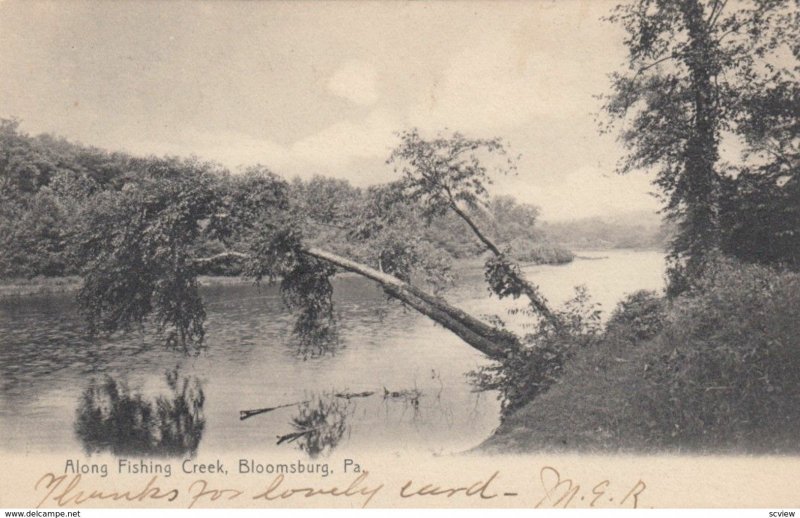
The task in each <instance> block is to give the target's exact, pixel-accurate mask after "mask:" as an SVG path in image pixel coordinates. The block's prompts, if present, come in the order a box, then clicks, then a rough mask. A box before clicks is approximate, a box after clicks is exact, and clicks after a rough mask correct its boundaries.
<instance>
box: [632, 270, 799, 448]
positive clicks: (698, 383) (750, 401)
mask: <svg viewBox="0 0 800 518" xmlns="http://www.w3.org/2000/svg"><path fill="white" fill-rule="evenodd" d="M798 322H800V275H798V274H793V273H787V272H783V273H782V272H778V271H775V270H773V269H770V268H768V267H764V266H754V265H742V264H740V263H736V262H733V261H731V260H720V261H718V262H716V263H714V264H713V266H712V267H710V268H709V273H708V274H707V275H706V277H705V278H704V279H703V280H702V281H701V282H700V285H699V286H698V287H697V289H695V290H693V292H691V293H687V294H684V295H682V296H681V297H679V298H677V299H676V300H675V301H674V303H673V305H672V307H671V308H670V309H669V311H668V314H667V318H666V321H665V323H664V330H663V333H662V335H661V337H659V340H660V341H661V346H660V347H659V356H658V357H656V358H652V359H651V361H650V363H648V365H647V366H646V367H647V371H646V373H645V374H646V378H647V380H648V386H649V387H650V390H648V391H647V393H646V394H643V395H642V396H643V399H642V400H641V403H642V405H643V410H644V412H645V413H646V414H647V416H648V419H647V421H648V423H649V424H648V425H649V426H650V427H651V429H652V433H653V435H652V437H653V441H654V442H657V443H661V445H671V444H674V445H680V446H681V447H684V446H696V447H700V448H707V449H717V448H723V449H730V448H731V447H742V448H747V449H748V450H753V449H754V448H755V449H757V450H759V449H760V450H769V451H780V450H786V449H787V448H789V449H792V448H794V449H796V448H797V444H796V432H795V433H788V434H787V433H786V432H785V430H786V429H789V430H792V429H793V430H797V426H798V424H800V376H798V372H799V371H800V343H799V341H800V339H799V338H798V332H797V331H798ZM790 442H791V443H792V444H789V443H790Z"/></svg>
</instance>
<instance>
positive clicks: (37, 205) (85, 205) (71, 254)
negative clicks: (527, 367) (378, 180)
mask: <svg viewBox="0 0 800 518" xmlns="http://www.w3.org/2000/svg"><path fill="white" fill-rule="evenodd" d="M204 174H211V175H213V176H215V177H216V181H217V183H218V187H216V188H218V189H223V190H225V189H228V190H230V189H231V188H232V187H231V186H232V185H238V184H240V183H241V184H249V183H251V182H253V181H254V180H253V178H255V177H258V176H263V177H271V176H272V175H271V173H269V171H268V170H267V169H265V168H263V167H251V168H249V169H247V170H245V171H244V172H243V175H242V176H241V178H234V177H232V176H235V175H232V174H231V172H230V171H228V170H226V169H225V168H223V167H221V166H219V165H216V164H211V163H203V162H201V161H199V160H196V159H185V160H184V159H178V158H155V157H134V156H131V155H128V154H126V153H110V152H107V151H104V150H101V149H97V148H93V147H87V146H82V145H78V144H74V143H71V142H68V141H66V140H64V139H59V138H55V137H52V136H50V135H39V136H29V135H27V134H25V133H24V132H22V131H21V130H20V128H19V122H18V121H16V120H13V119H12V120H9V119H3V120H0V182H2V183H0V200H2V209H0V211H1V212H0V236H2V238H0V239H2V242H1V243H0V277H4V278H9V277H33V276H37V275H43V276H59V275H77V274H79V273H80V262H78V260H77V257H76V255H75V245H76V240H75V238H76V235H77V233H78V231H79V229H80V228H81V227H82V226H85V218H87V217H88V216H87V210H88V209H89V208H90V207H91V206H92V205H94V204H97V203H101V202H102V200H103V199H104V198H103V196H102V193H103V192H119V191H121V190H123V189H125V188H126V186H127V187H128V188H132V187H133V186H135V185H139V184H141V183H143V182H148V181H153V180H167V179H169V178H173V179H174V178H178V177H183V176H186V175H188V176H192V175H195V176H198V177H199V176H203V175H204ZM248 178H249V179H250V180H247V179H248ZM397 189H398V186H397V185H395V186H391V185H389V186H379V187H370V188H366V189H362V188H357V187H354V186H353V185H351V184H350V183H349V182H348V181H346V180H340V179H334V178H327V177H323V176H315V177H313V178H311V179H309V180H301V179H299V178H295V179H294V180H292V181H291V182H288V183H287V184H286V185H285V195H286V196H287V199H288V200H289V202H288V203H290V204H291V206H292V207H293V208H294V210H297V211H298V212H301V213H304V214H305V215H306V216H307V217H306V218H305V221H304V228H303V230H304V232H305V235H306V236H307V238H308V239H309V241H310V242H314V243H317V244H322V243H324V244H327V245H328V246H331V247H334V248H337V249H340V248H342V247H343V246H344V243H345V242H346V241H347V239H346V235H345V234H346V233H343V232H342V230H343V229H345V228H348V227H349V226H351V224H352V223H353V218H354V217H355V216H356V215H360V214H363V211H364V210H365V208H366V207H367V206H368V205H369V204H371V203H374V198H375V197H379V196H388V195H389V194H390V193H391V192H392V191H393V190H395V191H397ZM395 194H398V193H395ZM228 195H229V196H230V195H231V194H230V193H229V192H228ZM395 201H397V200H395ZM403 210H406V211H409V214H411V213H413V212H414V210H415V209H414V208H413V207H412V205H411V204H406V205H405V207H404V208H403ZM471 214H472V217H473V218H475V219H476V220H477V221H480V222H481V224H482V225H483V226H485V228H486V229H487V232H488V233H489V234H490V235H492V236H493V238H494V239H496V240H497V242H498V243H500V244H501V245H502V246H509V247H511V249H512V250H514V253H515V255H516V256H518V257H519V258H520V259H521V260H524V261H529V262H540V263H550V262H553V263H559V262H567V261H569V260H571V259H572V254H571V253H570V252H569V251H567V250H565V249H561V248H559V247H557V246H554V245H551V244H549V243H547V241H546V238H545V236H544V234H543V233H542V232H541V230H540V229H539V226H538V221H537V218H538V210H537V209H536V207H533V206H531V205H526V204H521V203H518V202H517V201H516V200H514V199H513V198H512V197H502V196H501V197H494V198H492V199H491V200H489V203H488V204H487V206H486V207H485V208H483V209H481V210H477V209H475V208H473V209H471ZM412 220H413V217H412V218H410V220H409V221H410V222H409V224H412V225H415V226H419V227H420V232H419V235H418V236H417V239H419V240H422V241H424V242H426V243H427V245H428V246H429V248H430V250H429V253H431V254H434V250H435V251H436V252H435V254H442V256H443V257H444V256H447V257H449V258H454V259H461V258H471V257H477V256H479V255H480V254H481V253H482V249H481V247H480V246H479V245H478V244H477V243H475V242H471V241H470V240H465V239H463V236H464V232H465V231H468V229H467V228H466V226H465V225H466V224H465V223H464V222H463V220H461V219H460V218H459V217H457V216H455V215H451V214H445V215H443V216H442V217H440V218H437V219H435V220H434V221H431V222H430V224H429V225H421V226H420V225H417V223H416V221H412ZM201 246H202V248H203V249H204V251H206V252H207V253H208V254H209V255H213V253H215V252H221V251H223V250H224V249H225V246H224V245H223V244H222V243H220V242H219V241H218V240H216V239H212V238H209V239H206V240H204V241H203V243H202V245H201ZM203 273H209V274H222V275H240V274H241V273H242V268H241V264H238V263H230V262H209V263H208V264H206V265H204V267H203Z"/></svg>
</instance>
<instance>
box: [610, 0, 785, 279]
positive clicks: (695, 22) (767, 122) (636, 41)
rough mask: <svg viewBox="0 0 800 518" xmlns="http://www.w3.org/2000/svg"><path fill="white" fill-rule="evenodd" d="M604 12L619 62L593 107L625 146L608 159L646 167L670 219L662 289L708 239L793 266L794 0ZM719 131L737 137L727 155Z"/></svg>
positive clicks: (689, 272) (691, 264)
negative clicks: (620, 40)
mask: <svg viewBox="0 0 800 518" xmlns="http://www.w3.org/2000/svg"><path fill="white" fill-rule="evenodd" d="M609 19H610V20H611V21H612V22H614V23H616V24H617V25H619V26H621V27H622V28H623V29H624V30H625V31H626V39H625V45H626V47H627V50H628V60H627V61H628V63H627V64H628V67H627V69H626V70H623V71H621V72H617V73H615V74H614V75H613V76H612V77H613V82H612V94H611V95H609V96H607V97H606V105H605V111H606V113H607V114H608V115H609V116H610V121H611V122H612V125H613V124H614V123H619V125H620V140H621V141H622V143H623V144H624V145H625V146H626V147H627V149H628V151H629V153H628V155H627V156H626V157H625V159H624V160H623V161H622V163H621V165H620V171H621V172H629V171H632V170H635V169H654V170H655V171H656V172H657V176H656V180H655V184H656V185H657V186H658V188H659V189H660V193H661V195H662V196H663V198H664V201H665V208H664V212H665V214H666V216H667V217H668V218H669V219H670V220H671V221H672V222H673V223H674V226H675V229H676V230H675V233H674V238H673V240H672V243H671V246H670V259H671V267H670V274H671V275H670V277H671V278H670V293H671V294H677V293H680V292H681V291H682V290H685V289H688V288H690V287H691V286H692V284H693V282H694V280H696V279H699V278H701V277H702V272H703V270H704V268H705V264H706V263H707V262H708V261H709V260H711V258H712V257H713V255H714V254H715V252H716V251H718V250H720V249H722V250H724V251H725V252H726V253H729V254H732V255H734V256H736V257H740V258H742V259H745V260H748V261H757V262H766V263H783V264H787V265H794V267H796V266H797V263H796V255H797V254H796V250H797V236H796V232H795V229H796V228H797V222H798V220H797V212H796V211H797V209H796V208H797V206H798V203H800V198H798V193H800V191H798V187H797V184H798V157H799V156H800V155H798V153H799V152H800V150H799V149H798V136H799V135H798V122H797V121H798V115H800V111H799V110H798V108H799V107H800V104H798V93H799V92H800V89H799V87H798V85H799V84H800V82H799V81H798V75H797V74H798V70H800V69H798V66H797V63H798V58H799V57H800V47H798V45H797V41H800V10H798V8H797V4H796V2H794V1H793V0H757V1H754V2H750V3H747V4H737V5H735V6H734V5H728V2H718V1H716V0H713V1H711V0H709V1H705V0H686V1H682V2H667V1H660V0H636V1H632V2H630V3H626V4H623V5H620V6H618V7H617V8H616V9H615V11H614V13H613V14H612V15H611V16H610V17H609ZM723 143H731V144H733V145H734V146H738V147H741V148H742V149H743V153H742V156H741V157H740V160H739V161H738V162H737V163H734V164H730V163H725V162H722V161H721V160H720V155H721V151H720V149H721V146H722V144H723ZM765 245H766V246H765ZM762 246H765V251H764V253H763V254H760V253H758V250H760V249H761V247H762Z"/></svg>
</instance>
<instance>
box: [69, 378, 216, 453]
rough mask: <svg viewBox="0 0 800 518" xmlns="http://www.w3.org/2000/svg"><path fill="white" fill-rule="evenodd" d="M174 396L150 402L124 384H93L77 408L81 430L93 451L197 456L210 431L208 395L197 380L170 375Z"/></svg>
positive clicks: (87, 447) (77, 429)
mask: <svg viewBox="0 0 800 518" xmlns="http://www.w3.org/2000/svg"><path fill="white" fill-rule="evenodd" d="M165 379H166V382H167V386H168V387H169V390H170V393H169V394H167V395H161V396H158V397H156V398H155V399H152V400H149V399H145V397H143V396H142V394H140V393H136V392H133V391H131V390H130V388H128V386H127V384H126V383H125V382H123V381H117V380H115V379H114V378H112V377H111V376H108V375H106V376H105V379H104V380H103V381H102V382H97V381H96V380H92V382H91V384H90V385H89V387H87V388H86V390H85V391H84V392H83V396H82V398H81V402H80V405H79V406H78V410H77V418H76V422H75V432H76V433H77V435H78V438H79V439H80V440H81V442H82V443H83V448H84V450H85V451H86V452H87V453H97V452H103V451H108V452H110V453H112V454H115V455H131V454H135V455H143V456H157V457H177V456H185V455H187V454H188V455H190V456H194V455H195V454H196V453H197V447H198V445H199V444H200V438H201V437H202V435H203V430H204V429H205V424H206V421H205V417H204V416H203V404H204V402H205V394H204V393H203V388H202V385H201V384H200V381H199V380H198V379H197V378H195V377H181V376H180V375H179V372H178V369H177V368H176V369H173V370H171V371H167V372H166V373H165Z"/></svg>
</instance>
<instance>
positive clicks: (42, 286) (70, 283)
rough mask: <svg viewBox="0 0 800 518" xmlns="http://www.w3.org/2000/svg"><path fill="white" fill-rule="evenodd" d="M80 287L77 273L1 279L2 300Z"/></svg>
mask: <svg viewBox="0 0 800 518" xmlns="http://www.w3.org/2000/svg"><path fill="white" fill-rule="evenodd" d="M198 282H199V283H200V286H232V285H238V284H251V283H252V281H251V280H249V279H245V278H242V277H225V276H221V275H201V276H200V277H199V278H198ZM80 287H81V278H80V277H79V276H77V275H70V276H66V277H33V278H32V279H19V278H17V279H0V300H9V299H14V298H17V297H33V296H39V295H59V294H65V293H74V292H76V291H78V289H80Z"/></svg>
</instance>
